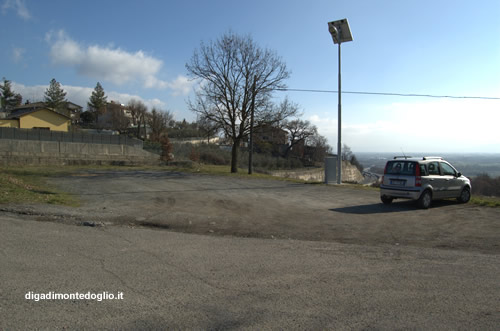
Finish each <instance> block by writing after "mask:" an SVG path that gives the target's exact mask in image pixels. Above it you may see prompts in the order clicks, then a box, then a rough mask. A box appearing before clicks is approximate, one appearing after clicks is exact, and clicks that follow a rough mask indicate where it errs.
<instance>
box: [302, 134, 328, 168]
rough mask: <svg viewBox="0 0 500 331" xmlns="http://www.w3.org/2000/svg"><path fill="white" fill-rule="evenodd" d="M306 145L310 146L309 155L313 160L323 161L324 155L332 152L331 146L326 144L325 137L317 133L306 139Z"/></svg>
mask: <svg viewBox="0 0 500 331" xmlns="http://www.w3.org/2000/svg"><path fill="white" fill-rule="evenodd" d="M306 145H307V146H309V147H312V153H311V155H310V157H311V160H312V161H315V162H323V161H324V160H325V157H326V156H327V155H328V154H329V153H331V152H332V147H331V146H330V145H328V140H327V139H326V137H324V136H322V135H320V134H317V133H316V134H314V135H312V136H310V137H308V138H307V139H306Z"/></svg>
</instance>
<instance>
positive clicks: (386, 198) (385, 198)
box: [380, 195, 392, 205]
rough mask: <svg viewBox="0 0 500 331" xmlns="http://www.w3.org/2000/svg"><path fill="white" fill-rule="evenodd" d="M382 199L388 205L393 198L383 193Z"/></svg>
mask: <svg viewBox="0 0 500 331" xmlns="http://www.w3.org/2000/svg"><path fill="white" fill-rule="evenodd" d="M380 200H382V202H383V203H384V204H386V205H388V204H390V203H391V202H392V198H390V197H388V196H385V195H382V196H381V197H380Z"/></svg>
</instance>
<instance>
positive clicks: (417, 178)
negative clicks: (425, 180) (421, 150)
mask: <svg viewBox="0 0 500 331" xmlns="http://www.w3.org/2000/svg"><path fill="white" fill-rule="evenodd" d="M415 186H418V187H420V186H422V177H421V176H420V166H419V165H418V164H417V167H416V169H415Z"/></svg>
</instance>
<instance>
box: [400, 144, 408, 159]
mask: <svg viewBox="0 0 500 331" xmlns="http://www.w3.org/2000/svg"><path fill="white" fill-rule="evenodd" d="M399 148H401V153H403V156H404V157H405V160H406V159H407V157H406V154H405V151H403V147H399Z"/></svg>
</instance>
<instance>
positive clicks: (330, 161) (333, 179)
mask: <svg viewBox="0 0 500 331" xmlns="http://www.w3.org/2000/svg"><path fill="white" fill-rule="evenodd" d="M325 184H337V157H336V156H333V157H326V158H325Z"/></svg>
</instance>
